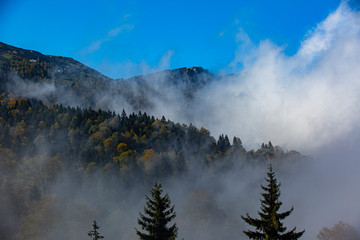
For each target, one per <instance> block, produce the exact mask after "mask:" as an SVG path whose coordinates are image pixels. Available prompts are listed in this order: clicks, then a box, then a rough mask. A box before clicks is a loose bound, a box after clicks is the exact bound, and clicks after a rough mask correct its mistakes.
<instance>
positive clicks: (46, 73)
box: [0, 42, 215, 111]
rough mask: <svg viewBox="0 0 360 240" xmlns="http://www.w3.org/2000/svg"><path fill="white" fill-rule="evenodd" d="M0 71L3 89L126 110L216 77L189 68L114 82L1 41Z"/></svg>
mask: <svg viewBox="0 0 360 240" xmlns="http://www.w3.org/2000/svg"><path fill="white" fill-rule="evenodd" d="M0 70H1V75H0V81H1V89H2V91H6V92H12V93H14V94H16V95H20V96H25V97H37V95H41V97H39V99H41V100H46V101H47V102H49V103H62V104H65V105H70V106H82V107H93V108H104V109H111V110H121V109H122V108H126V109H128V110H131V111H139V110H143V111H151V110H152V108H153V107H154V101H160V102H163V103H166V101H168V100H169V93H170V95H174V93H175V94H181V95H182V97H184V98H185V99H186V100H191V98H192V97H193V96H194V94H195V93H196V91H197V90H198V89H200V88H202V87H203V86H204V85H205V84H208V83H209V82H211V81H213V80H214V79H215V77H214V75H212V74H211V73H209V72H208V71H207V70H205V69H203V68H201V67H191V68H180V69H174V70H166V71H161V72H157V73H152V74H149V75H141V76H136V77H132V78H129V79H118V80H114V79H111V78H108V77H106V76H104V75H102V74H101V73H99V72H97V71H95V70H94V69H91V68H89V67H87V66H85V65H83V64H81V63H80V62H78V61H76V60H74V59H72V58H68V57H58V56H51V55H43V54H41V53H39V52H36V51H32V50H25V49H21V48H16V47H13V46H10V45H7V44H5V43H1V42H0ZM37 92H40V93H41V94H37ZM154 97H155V98H154ZM114 101H115V103H112V104H110V106H109V102H114ZM119 103H121V106H120V107H119ZM113 105H116V106H113Z"/></svg>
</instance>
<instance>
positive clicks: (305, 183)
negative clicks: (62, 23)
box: [0, 2, 360, 240]
mask: <svg viewBox="0 0 360 240" xmlns="http://www.w3.org/2000/svg"><path fill="white" fill-rule="evenodd" d="M358 26H360V15H359V12H358V11H356V10H352V9H350V8H349V6H348V5H347V3H346V2H342V3H341V4H340V6H339V7H338V8H337V9H336V10H335V11H334V12H332V13H330V15H329V16H328V17H327V18H326V19H325V20H324V21H322V22H320V23H319V24H318V25H317V26H315V27H314V28H313V29H312V31H310V32H309V33H308V34H307V35H306V36H305V37H304V40H303V41H302V42H301V47H300V48H299V50H298V52H296V53H295V54H294V55H292V56H287V55H285V54H284V51H283V50H284V47H281V46H277V45H275V44H274V43H271V42H270V41H262V42H260V43H259V44H258V45H256V44H254V43H253V42H252V41H251V39H250V38H249V37H248V36H247V35H246V33H244V32H242V31H240V32H239V34H238V35H237V40H238V41H239V42H240V43H241V44H239V46H241V47H239V49H237V51H236V57H235V59H234V60H233V62H231V63H230V64H229V67H231V68H233V69H234V74H230V75H229V74H223V73H221V72H219V73H211V72H209V71H208V70H206V69H204V68H202V67H199V66H198V67H184V68H179V69H171V70H164V71H154V72H153V73H151V74H146V75H140V76H135V77H132V78H127V79H112V78H109V77H106V76H104V75H103V74H101V73H99V72H97V71H96V70H94V69H91V68H89V67H87V66H85V65H83V64H82V63H80V62H78V61H76V60H74V59H71V58H68V57H57V56H51V55H45V54H46V53H39V52H36V51H35V50H25V49H22V48H18V47H21V46H18V47H14V46H10V45H7V44H6V43H1V42H0V91H1V94H0V112H1V114H0V238H1V239H10V240H12V239H19V240H21V239H27V240H31V239H55V240H56V239H88V238H89V236H88V235H87V233H88V232H89V230H91V224H92V221H93V220H95V219H96V221H97V222H98V224H99V225H100V226H101V228H100V232H101V233H102V234H103V235H104V236H105V239H138V237H137V236H136V234H135V230H134V228H138V218H139V212H141V211H143V209H144V204H145V200H146V199H145V195H149V191H150V189H151V187H152V186H153V185H154V183H155V182H161V183H162V186H163V189H164V193H168V194H169V197H170V199H171V202H172V203H173V204H174V205H175V212H176V218H175V219H174V222H176V224H177V226H178V228H179V235H178V239H183V238H184V239H230V238H232V239H233V238H237V239H246V238H247V237H246V236H245V234H244V233H243V230H245V229H247V228H248V226H247V224H246V223H245V222H244V221H243V219H242V218H241V216H244V215H245V214H246V213H249V214H250V215H251V216H254V217H255V216H257V211H258V210H259V209H260V198H261V193H262V189H261V188H260V185H261V184H263V185H264V184H265V180H264V178H265V177H266V173H267V171H268V168H269V165H270V164H271V165H272V167H273V168H274V171H275V173H276V177H277V179H278V181H279V182H281V196H280V200H281V201H282V202H283V205H282V206H281V210H282V211H286V210H289V209H291V207H292V206H293V207H294V211H293V212H292V214H291V215H290V216H289V217H288V218H287V219H286V221H285V225H286V226H287V227H288V228H289V229H291V228H293V227H295V226H296V227H297V229H298V230H303V229H305V233H304V235H303V236H302V238H301V239H304V240H310V239H311V240H313V239H316V238H318V239H320V240H328V239H333V240H338V239H339V240H340V239H344V240H355V239H359V234H358V233H359V232H360V210H359V207H358V204H359V202H360V191H359V187H358V184H359V182H360V175H359V173H358V172H359V169H360V161H359V155H360V148H359V144H358V143H359V141H360V129H359V124H358V123H359V121H360V108H359V104H360V97H359V96H360V95H359V93H360V81H359V76H360V68H359V64H360V29H359V27H358ZM240 63H241V64H240ZM240 65H241V67H239V66H240ZM336 224H338V225H336ZM324 227H326V228H327V230H329V229H330V230H331V231H333V232H331V231H330V230H329V231H327V230H326V229H325V228H324ZM339 228H340V230H341V231H343V230H344V229H347V232H346V231H345V233H342V232H341V231H340V230H338V229H339ZM322 230H323V231H322ZM321 231H322V233H324V232H325V233H328V234H329V235H326V234H325V235H326V236H325V237H324V235H321V234H319V233H320V232H321ZM336 231H338V232H341V234H342V235H341V234H340V236H338V235H336V234H338V232H336ZM349 232H350V233H351V234H349V235H346V234H348V233H349Z"/></svg>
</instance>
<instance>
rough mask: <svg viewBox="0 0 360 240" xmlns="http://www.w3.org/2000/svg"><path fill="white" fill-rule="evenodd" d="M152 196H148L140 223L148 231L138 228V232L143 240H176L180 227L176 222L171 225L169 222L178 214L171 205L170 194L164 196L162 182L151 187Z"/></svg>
mask: <svg viewBox="0 0 360 240" xmlns="http://www.w3.org/2000/svg"><path fill="white" fill-rule="evenodd" d="M150 192H151V198H149V197H148V196H145V197H146V206H145V207H144V212H145V215H147V216H145V215H143V214H141V213H140V218H139V219H138V224H139V225H140V226H141V228H142V229H143V230H145V231H146V232H147V233H143V232H140V231H138V230H137V229H135V230H136V234H137V235H138V236H139V237H140V239H142V240H174V239H175V238H176V237H177V231H178V228H177V227H176V223H174V224H173V225H172V226H171V227H167V224H168V223H169V222H171V221H172V220H173V219H174V218H175V216H176V214H175V212H174V205H171V202H170V198H169V195H168V194H165V195H164V196H163V197H162V196H161V194H162V189H161V184H158V183H155V185H154V187H153V188H152V189H151V191H150Z"/></svg>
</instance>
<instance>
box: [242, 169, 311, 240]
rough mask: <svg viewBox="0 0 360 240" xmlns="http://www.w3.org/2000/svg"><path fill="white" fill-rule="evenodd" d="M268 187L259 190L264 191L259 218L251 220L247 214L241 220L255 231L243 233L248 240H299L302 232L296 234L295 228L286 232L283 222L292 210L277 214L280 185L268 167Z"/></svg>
mask: <svg viewBox="0 0 360 240" xmlns="http://www.w3.org/2000/svg"><path fill="white" fill-rule="evenodd" d="M267 176H268V178H266V179H265V180H266V181H267V183H268V185H267V186H263V185H261V188H262V189H263V190H264V191H265V192H264V193H262V194H261V195H262V197H263V199H262V200H261V208H260V210H261V211H259V212H258V213H259V216H260V218H252V217H250V216H249V214H246V217H244V216H241V217H242V219H243V220H244V221H245V222H246V223H248V224H249V225H250V226H252V227H255V231H251V230H245V231H244V233H245V234H246V236H248V238H250V239H255V240H296V239H298V238H300V237H301V236H302V235H303V233H304V231H301V232H296V227H294V228H293V229H292V230H290V231H286V229H287V228H286V227H285V226H284V224H283V220H284V219H285V218H286V217H288V216H289V215H290V214H291V212H292V211H293V210H294V208H291V209H290V210H289V211H286V212H282V213H278V211H279V209H280V206H281V205H282V202H281V201H280V200H279V197H280V184H278V183H277V180H276V178H275V173H274V172H273V169H272V167H271V165H270V167H269V172H268V173H267Z"/></svg>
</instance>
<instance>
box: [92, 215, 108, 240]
mask: <svg viewBox="0 0 360 240" xmlns="http://www.w3.org/2000/svg"><path fill="white" fill-rule="evenodd" d="M99 228H100V226H98V225H97V223H96V220H94V223H93V230H92V231H89V232H88V235H89V237H91V238H92V239H93V240H99V239H103V238H104V236H101V235H100V233H99V232H98V231H97V230H98V229H99Z"/></svg>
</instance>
